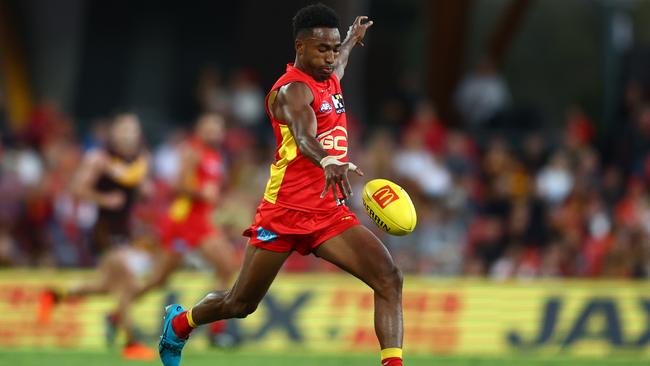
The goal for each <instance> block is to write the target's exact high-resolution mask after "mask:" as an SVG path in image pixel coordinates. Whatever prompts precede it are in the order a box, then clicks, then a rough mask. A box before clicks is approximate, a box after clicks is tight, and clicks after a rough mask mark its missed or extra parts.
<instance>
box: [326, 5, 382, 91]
mask: <svg viewBox="0 0 650 366" xmlns="http://www.w3.org/2000/svg"><path fill="white" fill-rule="evenodd" d="M372 24H373V21H372V20H370V21H369V20H368V17H367V16H365V15H364V16H358V17H356V19H354V22H353V23H352V25H351V26H350V28H349V29H348V34H347V35H346V36H345V40H344V41H343V43H341V47H340V48H339V55H338V58H337V60H336V66H335V67H334V74H336V77H338V78H339V80H341V79H342V78H343V74H344V73H345V67H346V66H347V64H348V58H349V57H350V52H352V49H353V48H354V46H356V45H357V44H360V45H361V46H363V38H364V37H365V36H366V31H367V30H368V28H370V27H371V26H372Z"/></svg>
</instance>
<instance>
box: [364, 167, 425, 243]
mask: <svg viewBox="0 0 650 366" xmlns="http://www.w3.org/2000/svg"><path fill="white" fill-rule="evenodd" d="M363 207H365V209H366V212H367V213H368V216H370V218H371V219H372V221H374V222H375V224H377V226H379V228H380V229H382V230H384V231H385V232H387V233H389V234H391V235H398V236H402V235H406V234H408V233H410V232H412V231H413V230H414V229H415V224H416V223H417V215H416V213H415V206H413V202H412V201H411V197H409V195H408V193H406V191H405V190H404V189H403V188H402V187H400V186H398V185H397V184H395V183H393V182H391V181H389V180H386V179H373V180H371V181H369V182H368V183H366V185H365V187H363Z"/></svg>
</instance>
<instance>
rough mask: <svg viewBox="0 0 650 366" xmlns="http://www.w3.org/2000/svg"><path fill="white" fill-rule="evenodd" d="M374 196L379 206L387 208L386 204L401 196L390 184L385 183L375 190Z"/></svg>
mask: <svg viewBox="0 0 650 366" xmlns="http://www.w3.org/2000/svg"><path fill="white" fill-rule="evenodd" d="M372 198H373V199H374V200H375V202H377V204H378V205H379V207H381V208H386V206H388V205H390V204H391V203H393V202H395V201H397V200H398V199H399V196H398V195H397V193H396V192H395V191H394V190H393V189H392V188H391V187H390V186H389V185H385V186H383V187H381V188H379V189H378V190H377V191H375V193H373V194H372Z"/></svg>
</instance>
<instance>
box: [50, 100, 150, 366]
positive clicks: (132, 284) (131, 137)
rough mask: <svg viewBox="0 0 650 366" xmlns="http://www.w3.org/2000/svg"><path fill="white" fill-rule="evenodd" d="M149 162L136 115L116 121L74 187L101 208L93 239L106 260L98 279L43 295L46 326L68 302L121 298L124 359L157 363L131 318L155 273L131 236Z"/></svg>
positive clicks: (116, 322)
mask: <svg viewBox="0 0 650 366" xmlns="http://www.w3.org/2000/svg"><path fill="white" fill-rule="evenodd" d="M149 160H150V158H149V154H148V152H147V151H146V150H145V148H144V147H143V144H142V133H141V128H140V122H139V120H138V117H137V116H136V115H135V114H133V113H120V114H118V115H116V116H115V118H114V120H113V123H112V125H111V130H110V136H109V142H108V146H106V147H104V148H98V149H94V150H92V151H90V152H88V153H87V154H86V156H85V157H84V160H83V162H82V164H81V166H80V167H79V169H78V171H77V174H76V176H75V178H74V180H73V184H72V185H73V187H72V191H73V193H74V194H75V196H77V197H78V198H79V199H82V200H86V201H90V202H93V203H95V204H96V205H97V208H98V216H97V220H96V222H95V225H94V227H93V232H92V238H91V246H92V249H93V252H94V254H95V255H96V256H97V257H100V262H99V265H98V267H97V278H96V279H94V280H91V281H83V282H82V283H81V284H79V285H75V286H70V287H68V288H63V289H57V290H55V289H52V290H48V291H46V292H45V293H44V294H43V295H42V297H41V304H40V307H39V320H40V321H41V322H42V323H46V322H48V321H49V318H50V313H51V311H52V308H53V306H54V305H56V304H57V303H60V302H61V301H62V300H65V299H66V298H79V297H84V296H89V295H102V294H109V293H110V294H113V295H115V296H116V297H117V300H118V308H117V311H116V312H115V313H113V314H111V315H109V317H108V325H109V333H112V332H114V329H113V328H115V327H121V328H122V329H123V330H124V331H125V332H126V338H127V339H126V345H125V347H124V349H123V351H122V355H123V356H124V357H125V358H127V359H137V360H151V359H154V358H155V352H154V350H153V349H151V348H148V347H146V346H144V345H143V344H142V343H140V342H139V341H138V337H137V334H136V330H135V328H134V326H133V323H132V320H131V316H130V312H131V301H130V298H131V294H132V293H133V291H135V289H136V288H137V286H138V285H137V284H138V281H139V280H140V279H141V277H142V276H143V275H144V274H145V273H146V272H147V271H148V270H149V269H150V268H151V256H150V253H149V252H148V251H147V250H146V248H143V247H141V246H138V245H135V243H134V242H133V238H132V235H131V219H132V217H131V213H132V211H133V205H134V204H135V201H136V198H137V195H138V193H139V191H140V190H141V189H142V188H143V186H144V184H145V182H146V178H147V174H148V171H149Z"/></svg>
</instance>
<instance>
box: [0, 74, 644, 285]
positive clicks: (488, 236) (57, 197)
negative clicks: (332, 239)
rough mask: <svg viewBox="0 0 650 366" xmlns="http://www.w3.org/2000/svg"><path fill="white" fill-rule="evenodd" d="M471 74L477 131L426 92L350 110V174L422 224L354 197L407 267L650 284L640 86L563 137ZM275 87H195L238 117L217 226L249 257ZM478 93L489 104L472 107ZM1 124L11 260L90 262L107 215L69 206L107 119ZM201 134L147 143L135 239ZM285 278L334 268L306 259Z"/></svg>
mask: <svg viewBox="0 0 650 366" xmlns="http://www.w3.org/2000/svg"><path fill="white" fill-rule="evenodd" d="M484 73H485V72H484ZM473 78H474V80H471V79H468V80H464V81H463V82H461V84H460V86H459V90H458V93H457V100H456V102H457V103H456V105H457V106H458V109H459V111H458V112H459V115H460V116H461V117H464V118H465V119H466V120H465V123H464V124H458V125H463V126H466V127H465V128H458V127H453V126H452V125H450V124H449V123H446V121H443V120H441V118H440V117H439V116H438V114H437V112H436V109H435V107H434V105H433V104H432V103H431V102H430V101H428V100H427V99H424V98H420V97H411V98H402V99H400V98H392V99H389V100H386V101H385V102H383V103H382V105H381V106H375V107H376V108H377V110H378V111H379V112H378V113H380V114H381V115H380V117H379V118H377V119H376V123H373V122H369V121H364V122H360V121H358V120H357V119H356V118H355V117H354V111H349V112H348V120H349V124H350V126H349V130H350V138H351V141H350V142H349V146H351V157H350V158H351V160H352V161H354V162H355V163H357V164H358V165H359V166H361V167H362V169H363V170H364V171H365V173H366V174H365V177H364V178H363V180H362V179H358V178H351V179H352V181H353V183H355V189H356V191H357V192H360V190H361V187H362V186H363V183H364V181H365V180H367V179H372V178H378V177H381V178H387V179H392V180H395V181H396V182H398V183H399V184H400V185H402V186H403V187H404V188H405V189H406V190H407V191H408V192H409V193H410V195H411V197H412V199H413V201H414V203H415V206H416V209H417V213H418V227H417V229H416V231H415V232H414V233H413V234H412V235H409V236H405V237H390V236H387V235H385V234H383V233H382V232H380V231H379V230H378V229H376V228H375V227H374V225H373V224H372V222H370V220H369V219H368V218H367V217H366V215H365V213H364V212H363V208H362V207H361V205H360V199H359V198H358V197H360V196H361V195H360V193H358V194H356V197H357V199H355V200H353V203H352V205H353V208H354V209H355V210H356V212H357V213H358V215H359V217H360V218H361V219H362V220H363V221H364V223H365V224H366V225H367V226H368V227H370V228H372V229H373V230H374V231H375V232H376V233H377V235H379V236H381V238H382V239H383V240H384V242H385V243H386V244H387V245H388V247H389V249H390V250H391V252H392V253H393V254H394V256H395V257H396V259H397V261H398V262H399V264H400V266H401V267H402V268H403V270H404V271H405V272H408V273H419V274H426V275H444V276H456V275H469V276H488V277H492V278H496V279H508V278H521V277H616V278H620V277H625V278H640V277H647V276H648V275H649V274H650V190H649V189H650V102H649V101H648V100H646V99H645V98H644V95H643V92H642V91H641V87H640V86H639V84H638V83H636V82H634V81H632V82H630V83H629V84H628V85H627V88H626V91H625V96H624V106H623V108H622V109H621V112H620V113H619V118H620V120H618V121H616V122H615V123H613V124H612V125H614V126H615V127H616V128H615V129H614V130H613V131H607V134H606V136H604V135H603V133H600V134H599V133H597V129H596V126H595V124H594V123H593V121H592V120H591V119H590V117H589V116H587V115H586V114H585V113H584V112H583V110H582V109H581V108H580V107H577V106H572V107H570V108H568V110H567V112H566V116H565V120H564V121H562V123H556V124H555V125H556V126H559V127H558V128H554V129H548V128H547V129H542V128H534V129H531V128H528V127H527V128H521V129H519V130H517V129H516V128H515V130H514V132H513V130H512V129H510V130H500V129H498V128H494V129H493V128H491V127H490V126H491V125H490V123H489V121H490V120H494V119H495V118H498V113H499V111H500V110H503V109H507V108H508V105H507V103H508V102H507V101H508V100H509V99H510V97H509V94H508V91H507V87H506V86H505V85H504V84H503V81H501V80H498V79H497V78H494V77H491V78H492V79H494V82H495V83H498V84H491V81H490V80H488V79H490V78H487V79H485V78H483V79H482V76H480V75H478V76H476V75H475V76H473ZM477 79H478V81H477ZM472 84H476V85H477V88H476V89H475V90H474V89H472V88H473V87H472ZM264 93H265V90H264V88H263V87H262V86H261V85H259V83H258V82H256V81H255V77H254V75H253V74H252V73H250V72H245V71H241V72H236V73H233V74H232V75H231V76H230V80H229V81H228V83H227V84H226V83H225V82H224V81H223V80H221V75H220V74H219V72H218V71H217V69H216V68H208V69H206V70H204V72H203V73H202V74H201V77H200V81H199V83H198V88H197V100H198V103H199V105H200V107H201V108H202V109H203V110H206V111H217V112H220V113H223V114H224V115H226V116H227V120H228V128H227V137H226V140H225V141H224V144H223V152H224V155H225V157H226V161H227V168H228V175H227V176H228V178H227V181H226V182H225V186H224V192H223V200H222V202H221V204H220V207H219V208H218V210H217V211H216V212H215V214H214V217H215V220H216V221H217V222H219V224H220V225H221V226H222V227H223V232H224V233H225V235H227V236H228V238H229V239H230V240H231V242H232V243H233V245H234V246H236V247H237V248H240V249H241V248H242V247H243V245H244V244H245V238H243V237H242V236H241V232H242V231H243V229H244V228H245V227H247V226H248V225H249V224H250V221H251V220H252V218H253V214H254V210H255V207H256V206H257V204H258V203H259V200H260V198H261V195H262V192H263V189H264V186H265V183H266V179H267V177H268V165H269V163H270V161H271V159H272V157H273V155H274V154H273V149H274V147H275V146H274V142H273V140H272V138H273V137H272V132H271V129H270V126H269V125H268V122H267V121H266V117H265V114H264V109H263V103H264V102H263V101H264ZM490 93H491V94H490ZM490 95H492V96H493V98H491V99H490V98H487V99H486V98H482V97H485V96H488V97H489V96H490ZM472 98H474V99H476V100H483V101H484V103H483V104H482V107H480V108H479V107H477V108H476V109H475V110H471V111H468V110H467V108H471V107H467V106H471V105H472ZM485 100H488V102H485ZM490 100H491V101H492V102H489V101H490ZM463 108H465V109H463ZM463 112H464V113H463ZM470 112H471V113H470ZM495 116H497V117H495ZM0 122H2V126H3V129H2V138H1V142H2V146H1V147H0V266H57V267H79V266H92V265H93V264H94V263H96V258H93V257H92V253H91V252H90V251H89V249H88V248H89V244H88V240H89V232H90V229H91V227H92V225H93V222H94V220H95V208H94V207H93V205H92V204H89V203H86V202H79V201H78V200H76V199H75V198H74V197H72V196H71V194H70V193H69V184H70V181H71V179H72V177H74V174H75V170H76V168H77V167H78V165H79V163H80V160H81V158H82V156H83V153H84V152H85V151H87V150H88V149H91V148H93V147H96V146H101V145H103V144H104V143H105V141H106V135H107V124H108V123H109V122H108V120H106V119H98V120H96V121H94V122H93V124H92V128H89V129H88V131H87V132H86V133H85V134H83V135H81V136H79V135H78V131H77V130H76V129H75V123H74V121H73V119H72V118H71V117H70V116H68V115H66V114H64V113H63V112H62V111H61V110H60V109H59V108H57V107H56V105H55V104H53V103H42V104H41V105H39V106H38V107H36V108H35V109H34V111H33V113H32V116H31V118H30V120H29V122H28V123H27V124H26V125H25V126H23V128H21V129H19V131H12V130H11V129H9V128H8V127H7V121H6V115H5V108H4V107H3V103H2V101H0ZM190 125H191V124H190V122H189V121H188V123H187V124H186V128H184V129H181V128H179V129H174V130H170V131H168V133H167V134H166V138H165V139H164V141H162V142H161V143H160V144H157V145H156V146H149V148H150V150H151V151H152V153H153V164H152V165H153V172H152V182H153V185H152V186H153V188H152V191H151V192H153V193H151V192H150V193H149V194H148V196H149V198H147V197H143V199H142V200H141V202H140V203H139V205H138V207H137V209H136V214H135V218H134V228H135V233H136V239H137V240H147V241H150V242H152V243H154V244H155V242H156V240H157V239H156V229H155V228H156V220H157V217H159V216H160V215H161V214H162V213H164V212H165V209H166V206H165V203H166V202H168V201H169V197H170V196H171V194H172V193H171V190H170V185H171V182H172V181H173V180H174V179H175V174H176V172H177V171H178V167H177V164H178V163H177V162H178V156H177V152H178V146H179V144H180V143H181V142H182V141H183V139H184V137H185V136H186V135H187V133H188V132H189V129H190V127H189V126H190ZM522 125H526V124H525V123H522ZM145 132H146V131H145ZM152 195H153V196H154V197H155V198H156V199H151V196H152ZM154 247H155V245H154ZM287 269H288V270H295V271H301V270H330V269H331V268H330V267H328V266H327V265H325V264H322V263H320V262H319V261H317V260H316V259H314V258H313V257H300V256H297V255H294V256H292V259H291V260H290V262H289V263H288V265H287Z"/></svg>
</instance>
